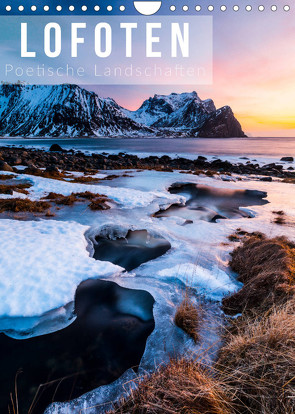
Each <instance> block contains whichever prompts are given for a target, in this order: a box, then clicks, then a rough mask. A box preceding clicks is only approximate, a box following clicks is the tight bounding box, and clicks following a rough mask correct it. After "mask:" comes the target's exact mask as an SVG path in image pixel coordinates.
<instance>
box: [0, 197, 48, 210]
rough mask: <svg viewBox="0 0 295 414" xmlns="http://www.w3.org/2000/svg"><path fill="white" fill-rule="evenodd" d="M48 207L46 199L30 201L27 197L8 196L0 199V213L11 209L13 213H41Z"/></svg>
mask: <svg viewBox="0 0 295 414" xmlns="http://www.w3.org/2000/svg"><path fill="white" fill-rule="evenodd" d="M49 208H50V204H49V203H48V202H46V201H32V200H30V199H28V198H24V199H22V198H9V199H2V200H0V213H3V212H7V211H12V212H14V213H19V212H30V213H43V212H44V211H46V210H48V209H49Z"/></svg>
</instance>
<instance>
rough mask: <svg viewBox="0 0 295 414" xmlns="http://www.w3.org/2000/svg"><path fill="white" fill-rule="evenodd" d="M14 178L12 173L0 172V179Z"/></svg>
mask: <svg viewBox="0 0 295 414" xmlns="http://www.w3.org/2000/svg"><path fill="white" fill-rule="evenodd" d="M14 178H15V176H14V175H13V174H0V180H13V179H14Z"/></svg>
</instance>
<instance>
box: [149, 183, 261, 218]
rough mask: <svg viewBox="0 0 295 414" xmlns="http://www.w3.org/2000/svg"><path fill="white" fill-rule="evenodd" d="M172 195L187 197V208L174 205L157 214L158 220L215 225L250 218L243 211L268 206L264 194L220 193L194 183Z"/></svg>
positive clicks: (178, 185)
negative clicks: (178, 219) (196, 221)
mask: <svg viewBox="0 0 295 414" xmlns="http://www.w3.org/2000/svg"><path fill="white" fill-rule="evenodd" d="M169 192H170V193H171V194H178V195H183V196H185V197H186V200H187V201H186V203H185V205H180V204H172V205H171V206H170V207H169V208H168V209H166V210H159V211H158V212H156V213H155V217H171V216H180V217H182V218H184V219H186V220H187V222H186V223H185V224H189V223H191V222H193V221H194V220H196V219H197V220H205V221H209V222H216V220H218V219H233V218H240V217H250V216H249V214H248V213H247V211H244V210H243V209H241V208H240V207H249V206H257V205H264V204H266V203H268V201H267V200H265V198H266V197H267V193H266V192H264V191H257V190H231V189H220V188H214V187H209V186H205V185H199V184H194V183H175V184H172V186H171V187H170V188H169Z"/></svg>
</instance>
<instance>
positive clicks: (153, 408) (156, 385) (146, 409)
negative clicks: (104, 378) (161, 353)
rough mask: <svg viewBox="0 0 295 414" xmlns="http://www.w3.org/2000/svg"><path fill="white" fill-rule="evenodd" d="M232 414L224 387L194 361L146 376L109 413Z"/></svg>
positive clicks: (179, 362)
mask: <svg viewBox="0 0 295 414" xmlns="http://www.w3.org/2000/svg"><path fill="white" fill-rule="evenodd" d="M111 413H112V414H178V413H179V414H230V413H232V410H231V408H230V403H229V401H228V397H227V396H226V393H225V391H224V388H223V386H222V384H220V383H219V381H217V380H215V379H214V378H212V376H211V375H210V374H209V373H208V371H207V370H206V369H205V368H204V367H202V366H201V365H200V364H198V363H197V362H194V361H190V360H187V359H185V358H181V359H179V360H171V361H170V362H169V363H168V364H166V365H162V366H160V367H159V368H158V369H157V370H156V371H155V372H154V373H153V374H152V375H151V376H146V377H145V378H143V380H142V381H141V382H140V383H139V386H138V388H137V389H136V390H132V391H131V395H130V396H129V397H128V398H126V399H124V400H122V401H120V402H119V404H117V405H116V406H115V407H114V409H113V410H111V411H110V412H109V414H111Z"/></svg>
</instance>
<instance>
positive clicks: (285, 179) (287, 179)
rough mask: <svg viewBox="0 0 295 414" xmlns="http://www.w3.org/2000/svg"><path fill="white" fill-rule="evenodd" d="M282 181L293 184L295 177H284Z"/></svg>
mask: <svg viewBox="0 0 295 414" xmlns="http://www.w3.org/2000/svg"><path fill="white" fill-rule="evenodd" d="M282 182H283V183H288V184H295V178H284V179H283V180H282Z"/></svg>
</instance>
